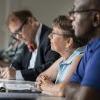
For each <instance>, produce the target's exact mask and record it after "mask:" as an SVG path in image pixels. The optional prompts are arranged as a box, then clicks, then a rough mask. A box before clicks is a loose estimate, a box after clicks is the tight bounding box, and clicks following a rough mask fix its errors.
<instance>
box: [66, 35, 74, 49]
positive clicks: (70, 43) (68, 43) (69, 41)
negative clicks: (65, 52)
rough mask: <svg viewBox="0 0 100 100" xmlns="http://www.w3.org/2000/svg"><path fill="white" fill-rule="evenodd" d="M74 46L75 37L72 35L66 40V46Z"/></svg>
mask: <svg viewBox="0 0 100 100" xmlns="http://www.w3.org/2000/svg"><path fill="white" fill-rule="evenodd" d="M72 46H73V39H72V38H71V37H70V38H68V39H67V40H66V48H71V47H72Z"/></svg>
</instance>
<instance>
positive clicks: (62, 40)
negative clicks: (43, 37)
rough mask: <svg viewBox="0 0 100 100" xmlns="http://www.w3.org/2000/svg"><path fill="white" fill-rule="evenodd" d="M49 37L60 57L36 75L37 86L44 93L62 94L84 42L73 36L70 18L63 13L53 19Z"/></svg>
mask: <svg viewBox="0 0 100 100" xmlns="http://www.w3.org/2000/svg"><path fill="white" fill-rule="evenodd" d="M49 38H50V41H51V48H52V50H54V51H56V52H58V53H59V54H60V55H61V58H59V59H58V60H57V61H56V62H55V63H54V64H53V65H52V66H51V67H50V68H49V69H47V70H46V71H45V72H43V73H41V74H40V75H39V76H38V78H37V86H38V88H39V89H41V90H42V92H45V93H46V94H49V95H54V96H63V95H64V94H63V90H64V87H65V85H66V83H68V82H69V81H70V78H71V76H72V74H73V73H74V72H75V70H76V68H77V65H78V63H79V61H80V59H81V57H82V55H83V47H81V46H83V45H85V42H82V40H80V39H78V38H76V37H75V35H74V31H73V30H72V25H71V20H70V19H69V17H68V16H63V15H62V16H58V17H57V18H56V19H54V21H53V31H52V33H51V34H50V35H49ZM79 47H80V48H79ZM54 81H55V83H54Z"/></svg>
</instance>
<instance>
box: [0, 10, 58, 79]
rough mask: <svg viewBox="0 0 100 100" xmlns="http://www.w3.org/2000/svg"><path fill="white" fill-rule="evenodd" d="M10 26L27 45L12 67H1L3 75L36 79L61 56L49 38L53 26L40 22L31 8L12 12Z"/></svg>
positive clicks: (9, 20)
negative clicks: (53, 49)
mask: <svg viewBox="0 0 100 100" xmlns="http://www.w3.org/2000/svg"><path fill="white" fill-rule="evenodd" d="M8 27H9V30H10V31H11V33H13V34H15V35H16V36H17V37H18V38H20V39H21V41H23V42H24V43H25V46H24V51H23V53H22V54H21V55H20V56H19V58H18V59H16V60H14V62H13V63H12V67H10V68H9V67H6V68H4V69H1V73H0V74H1V77H2V78H3V79H20V80H29V81H35V79H36V77H37V76H38V75H39V74H40V73H41V72H42V71H44V70H46V69H47V68H48V67H49V66H50V65H51V64H52V63H53V62H54V61H55V60H56V59H58V58H59V54H57V53H56V52H54V51H52V50H51V46H50V40H49V38H48V35H49V33H50V31H51V28H49V27H48V26H46V25H44V24H42V23H40V22H39V21H38V20H37V19H36V17H34V16H33V15H32V13H31V12H30V11H29V10H20V11H15V12H12V14H11V15H9V17H8Z"/></svg>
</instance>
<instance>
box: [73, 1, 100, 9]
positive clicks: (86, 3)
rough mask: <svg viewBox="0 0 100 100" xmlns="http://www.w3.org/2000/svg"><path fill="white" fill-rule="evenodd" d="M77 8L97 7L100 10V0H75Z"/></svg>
mask: <svg viewBox="0 0 100 100" xmlns="http://www.w3.org/2000/svg"><path fill="white" fill-rule="evenodd" d="M74 6H75V10H77V9H80V10H83V9H84V10H85V9H97V10H100V0H75V2H74Z"/></svg>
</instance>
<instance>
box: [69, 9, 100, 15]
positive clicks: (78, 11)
mask: <svg viewBox="0 0 100 100" xmlns="http://www.w3.org/2000/svg"><path fill="white" fill-rule="evenodd" d="M85 12H99V13H100V10H98V9H84V10H75V11H74V10H72V11H69V15H73V14H74V13H85Z"/></svg>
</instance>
